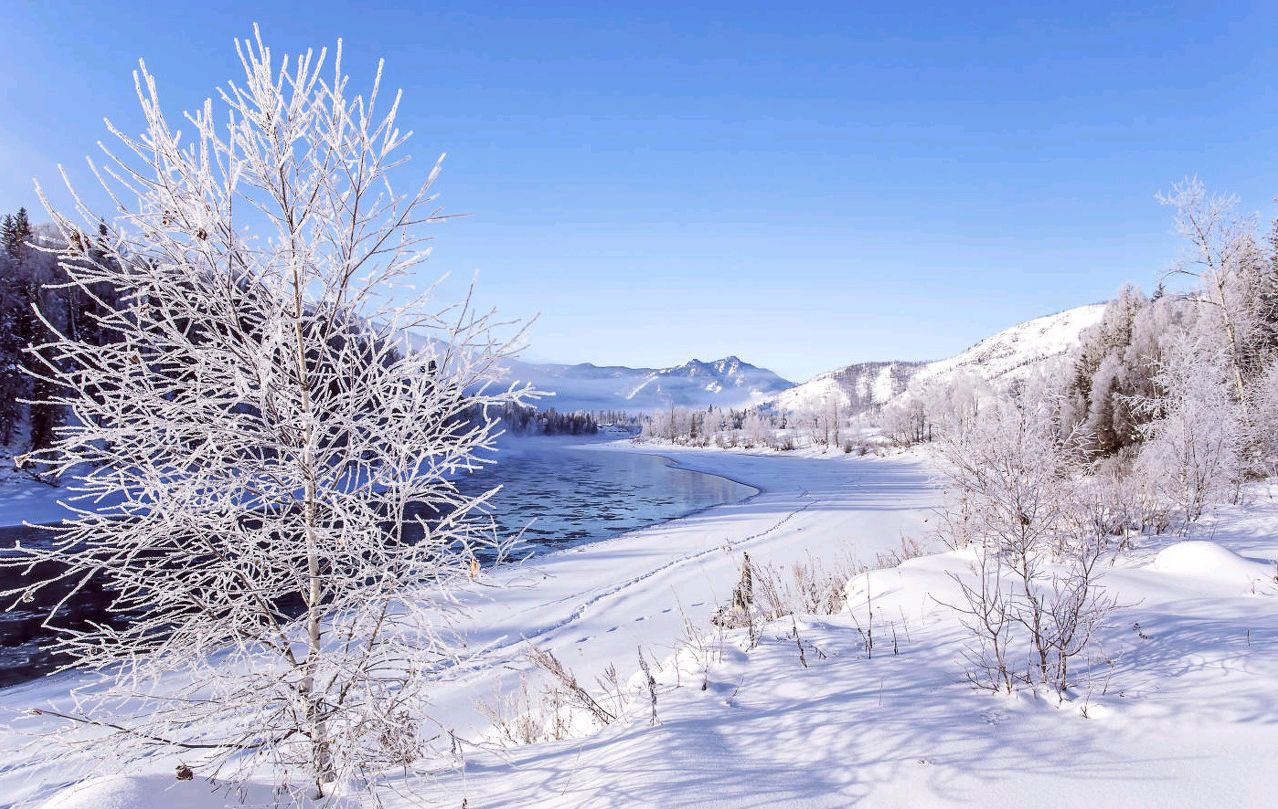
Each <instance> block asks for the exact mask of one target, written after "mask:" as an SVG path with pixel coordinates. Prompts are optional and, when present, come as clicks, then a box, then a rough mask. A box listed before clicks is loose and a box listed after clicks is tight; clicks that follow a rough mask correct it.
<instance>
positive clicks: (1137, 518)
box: [883, 181, 1278, 530]
mask: <svg viewBox="0 0 1278 809" xmlns="http://www.w3.org/2000/svg"><path fill="white" fill-rule="evenodd" d="M1164 201H1165V202H1166V203H1167V204H1169V205H1171V206H1172V207H1173V208H1174V209H1175V221H1176V226H1177V230H1178V231H1179V232H1180V233H1181V234H1182V235H1183V236H1184V237H1185V239H1186V241H1187V243H1188V249H1187V251H1186V254H1185V258H1184V259H1183V261H1182V262H1181V263H1179V264H1178V265H1177V266H1176V268H1175V270H1174V273H1173V274H1174V275H1175V276H1177V277H1181V278H1187V279H1189V280H1190V285H1189V288H1188V289H1186V290H1183V291H1180V292H1176V293H1170V292H1168V291H1167V290H1166V289H1165V288H1164V287H1163V285H1161V284H1160V285H1159V286H1158V288H1157V289H1155V291H1154V292H1153V293H1152V294H1150V295H1146V294H1144V293H1142V292H1141V291H1140V290H1139V289H1137V288H1136V287H1134V286H1126V287H1124V288H1123V289H1122V290H1121V291H1120V292H1119V294H1118V296H1117V297H1115V298H1114V299H1113V300H1112V301H1110V302H1109V303H1108V304H1107V305H1106V307H1105V310H1104V312H1103V314H1102V316H1101V318H1100V320H1099V322H1097V323H1096V324H1095V325H1094V326H1092V327H1091V328H1089V329H1088V330H1087V331H1085V332H1084V333H1083V335H1082V341H1081V344H1080V346H1079V347H1078V349H1077V350H1076V351H1075V353H1074V355H1073V356H1072V359H1071V364H1070V366H1069V367H1068V372H1067V373H1063V374H1062V373H1049V374H1044V375H1043V376H1042V377H1041V378H1034V379H1030V380H1025V381H1022V382H1021V383H1019V384H1017V385H1015V386H1013V387H1011V388H1008V389H1002V390H992V389H991V388H990V387H989V386H988V385H987V384H985V383H983V382H981V381H979V380H974V379H959V380H954V381H953V382H952V383H951V384H949V385H946V386H939V387H938V388H937V389H936V390H931V391H927V390H921V391H912V392H911V394H910V395H909V396H906V397H903V398H902V399H901V400H900V401H899V402H897V403H894V405H893V406H892V407H891V408H889V412H886V413H885V414H884V419H883V423H884V429H885V431H886V432H888V433H889V434H890V435H892V436H893V437H894V438H895V439H896V440H897V441H899V442H901V443H918V442H920V441H927V440H929V439H932V438H938V439H944V440H945V441H946V442H948V443H949V444H951V445H952V444H953V443H954V441H955V440H958V439H956V437H959V438H961V437H962V436H964V435H966V434H968V433H970V432H971V431H972V430H973V429H974V428H975V427H976V426H978V425H981V424H982V423H983V422H985V421H986V420H988V419H994V418H1003V419H1004V420H1005V421H1007V423H1009V424H1012V423H1014V424H1017V425H1019V426H1018V429H1020V430H1030V431H1037V432H1038V433H1042V435H1039V436H1037V437H1036V438H1035V441H1038V442H1039V443H1050V444H1051V445H1053V446H1054V447H1056V448H1057V449H1056V450H1055V452H1056V455H1055V456H1054V457H1057V458H1058V459H1059V462H1060V464H1062V465H1064V466H1066V467H1068V468H1069V470H1070V474H1072V475H1075V476H1079V475H1081V476H1083V477H1090V478H1093V479H1095V480H1103V481H1108V483H1107V485H1108V486H1109V487H1110V488H1111V489H1112V491H1111V500H1112V502H1111V507H1112V509H1113V510H1114V511H1115V512H1121V513H1124V514H1126V515H1128V516H1127V517H1125V518H1123V519H1122V520H1120V522H1124V523H1126V524H1127V525H1128V527H1130V528H1134V529H1137V530H1143V529H1145V528H1149V527H1154V528H1155V529H1158V530H1161V529H1163V528H1166V527H1168V526H1170V525H1173V524H1177V523H1179V524H1182V525H1184V524H1188V523H1191V522H1193V521H1194V520H1196V519H1197V518H1198V517H1199V516H1200V515H1201V514H1202V513H1203V511H1204V509H1205V508H1206V507H1207V506H1208V505H1210V504H1211V503H1213V502H1219V501H1221V500H1233V499H1235V498H1236V497H1237V496H1238V494H1239V492H1240V487H1241V485H1242V484H1243V483H1244V482H1246V481H1247V480H1250V479H1259V478H1263V477H1268V476H1272V475H1275V474H1278V221H1276V222H1274V223H1273V224H1272V225H1271V226H1270V228H1269V229H1268V232H1267V233H1265V234H1264V235H1263V236H1262V235H1261V234H1260V233H1259V228H1258V227H1257V225H1256V223H1255V222H1254V221H1253V220H1251V219H1250V218H1247V217H1241V216H1239V215H1237V214H1236V212H1235V211H1236V200H1234V199H1233V198H1232V197H1218V196H1211V195H1209V194H1208V193H1207V192H1206V190H1205V189H1204V188H1203V187H1202V185H1201V184H1200V183H1198V182H1197V181H1192V182H1187V183H1184V184H1182V185H1180V186H1177V187H1176V189H1175V190H1174V191H1173V193H1171V194H1169V195H1167V196H1166V197H1164ZM1008 408H1012V409H1013V410H1016V411H1020V412H1023V413H1024V414H1025V415H1024V416H1023V417H1019V418H1017V419H1010V418H1008V417H1007V414H1006V413H1005V412H1003V413H1002V415H1001V416H1000V415H999V413H998V412H991V411H1006V410H1007V409H1008ZM1023 438H1024V436H1021V437H1020V438H1019V439H1018V440H1023Z"/></svg>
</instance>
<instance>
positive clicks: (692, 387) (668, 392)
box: [509, 357, 794, 412]
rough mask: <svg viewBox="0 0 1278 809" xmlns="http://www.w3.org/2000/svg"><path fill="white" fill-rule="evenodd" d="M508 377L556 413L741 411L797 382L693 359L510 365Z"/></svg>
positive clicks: (728, 361) (734, 363)
mask: <svg viewBox="0 0 1278 809" xmlns="http://www.w3.org/2000/svg"><path fill="white" fill-rule="evenodd" d="M510 366H511V368H510V374H509V378H510V379H511V380H513V381H517V382H531V383H532V384H533V386H534V387H536V388H537V389H538V390H543V391H547V392H550V393H553V394H554V395H553V396H548V397H546V398H545V399H542V400H541V401H539V402H538V406H539V407H542V408H550V407H553V408H555V409H556V410H561V411H566V410H626V411H631V412H641V411H650V410H658V409H661V408H664V407H669V406H670V405H671V404H672V403H673V404H675V405H681V406H686V407H706V406H708V405H716V406H719V407H740V406H742V405H747V404H753V403H755V402H758V401H761V400H762V399H765V398H767V397H768V396H771V395H775V394H776V393H778V392H780V391H783V390H786V389H787V388H790V387H792V386H793V384H794V383H792V382H789V381H787V380H785V379H782V378H781V377H779V376H777V375H776V374H774V373H773V372H772V371H769V370H768V369H766V368H759V367H756V366H754V365H751V364H750V363H748V362H744V361H742V360H741V359H739V358H737V357H724V358H723V359H720V360H715V361H714V362H702V361H701V360H697V359H694V360H690V361H688V362H685V363H684V364H683V365H676V366H674V367H673V368H629V367H626V366H621V365H603V366H601V365H593V364H591V363H588V362H587V363H581V364H579V365H563V364H559V363H530V362H513V363H510Z"/></svg>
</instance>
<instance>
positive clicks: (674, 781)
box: [0, 444, 1278, 809]
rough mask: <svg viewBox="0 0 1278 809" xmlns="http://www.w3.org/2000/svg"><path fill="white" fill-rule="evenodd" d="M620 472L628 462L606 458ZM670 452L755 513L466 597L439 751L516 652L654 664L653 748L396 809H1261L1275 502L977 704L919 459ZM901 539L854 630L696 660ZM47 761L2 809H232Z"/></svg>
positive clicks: (1168, 563)
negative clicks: (1073, 659)
mask: <svg viewBox="0 0 1278 809" xmlns="http://www.w3.org/2000/svg"><path fill="white" fill-rule="evenodd" d="M618 450H622V451H635V450H634V449H633V448H632V447H630V446H629V445H622V444H614V445H602V446H596V447H595V450H594V451H600V452H607V451H618ZM661 453H662V454H664V455H668V456H670V457H672V458H674V459H675V460H676V461H677V462H678V463H679V464H680V465H681V466H683V467H686V468H689V469H696V470H700V471H704V472H707V473H713V474H720V475H724V476H727V477H731V478H732V479H734V480H737V481H740V482H742V483H745V484H748V485H751V486H754V487H755V488H757V489H759V490H760V493H759V494H757V495H756V496H754V497H753V498H751V499H749V500H747V501H744V502H741V503H735V504H729V505H723V506H718V507H715V508H713V509H710V510H708V511H705V512H702V513H700V514H696V515H692V516H689V517H686V518H683V519H680V520H675V521H673V522H670V523H666V524H663V525H659V526H654V527H651V528H648V529H644V530H642V531H636V532H633V533H630V534H626V535H624V536H621V537H619V538H617V539H614V540H609V541H607V542H602V543H597V544H594V545H589V546H585V547H581V548H576V549H572V550H568V551H565V552H561V553H556V554H550V555H547V556H544V557H540V558H538V559H536V560H534V561H533V562H532V563H530V564H528V565H525V566H523V567H520V568H508V569H506V570H503V571H499V572H498V573H496V574H493V575H491V576H489V577H488V578H487V579H486V580H485V581H484V584H485V585H502V586H501V587H496V586H485V587H483V588H481V590H480V591H479V593H477V594H472V595H471V596H469V599H468V603H467V606H468V607H469V618H468V619H467V620H468V624H469V626H470V628H471V631H472V640H473V642H474V643H482V644H487V645H490V646H491V647H492V655H491V662H492V663H493V665H494V667H495V668H489V669H467V670H461V671H457V672H455V673H454V675H453V676H452V677H451V679H449V680H447V681H445V682H443V683H441V684H440V686H439V687H438V689H437V690H436V692H435V700H434V701H435V705H436V716H435V718H436V719H437V720H439V722H440V724H441V726H442V727H444V728H448V729H452V730H454V731H455V732H456V733H457V734H458V736H459V737H461V738H462V739H464V740H468V742H476V741H478V740H480V739H491V738H492V733H491V730H490V728H489V727H488V725H487V720H485V719H484V717H483V715H482V713H481V712H480V711H479V710H478V708H477V703H479V702H483V701H485V700H489V699H491V695H492V694H494V693H495V691H496V689H497V688H498V687H499V685H500V686H502V687H505V688H510V687H511V686H512V685H514V684H515V683H516V682H517V681H518V678H519V677H520V675H521V674H526V673H528V664H527V663H526V662H525V661H524V659H523V650H524V649H525V648H526V642H527V641H534V642H536V643H537V644H538V645H539V646H541V647H543V648H546V649H549V650H551V651H553V652H554V653H555V654H556V655H557V656H558V657H559V658H560V659H561V660H563V661H564V662H565V663H566V664H567V665H569V666H570V667H571V668H572V669H573V671H574V673H575V674H576V675H577V677H578V678H579V680H581V681H582V682H587V683H593V682H594V678H595V676H596V675H597V674H599V673H600V672H602V671H603V670H604V669H605V668H606V667H607V666H608V665H609V664H615V665H616V667H617V669H618V670H619V671H620V672H622V675H623V676H622V679H623V681H624V680H625V678H626V676H628V675H629V674H630V673H631V672H634V671H635V670H636V667H637V656H636V653H637V650H638V649H642V650H643V651H644V654H645V657H646V659H648V660H649V661H653V671H654V677H655V678H656V680H657V683H658V706H657V713H658V716H659V720H660V723H659V724H657V725H655V726H653V725H651V724H650V723H649V720H648V716H649V714H648V707H647V705H646V703H645V702H644V701H642V700H641V701H638V702H637V703H636V704H635V705H633V706H632V707H631V709H630V710H629V712H628V713H627V714H626V716H625V717H624V718H623V720H621V721H619V722H617V723H614V724H612V725H609V726H608V727H606V728H603V729H601V730H595V731H584V732H582V733H580V734H578V735H576V736H575V737H573V738H569V739H565V740H562V741H558V742H548V743H542V744H535V745H527V746H516V747H510V748H506V749H493V748H492V747H491V746H483V747H476V746H475V745H473V744H469V743H468V744H465V745H464V749H465V761H466V766H465V769H464V771H456V770H452V769H449V768H447V767H441V768H439V769H437V770H436V771H435V772H434V773H433V774H432V775H431V776H429V777H426V776H419V777H412V778H408V779H405V778H404V777H403V776H392V777H391V778H392V781H391V783H390V787H391V791H390V792H388V793H387V795H386V796H385V801H386V805H387V806H388V807H391V809H408V807H452V808H453V809H455V807H457V806H460V805H462V801H463V800H465V801H466V802H467V805H468V806H470V807H473V808H474V809H479V807H498V806H538V807H580V806H592V807H593V806H607V807H647V806H663V807H699V808H703V809H710V808H712V807H742V806H755V807H767V806H777V807H782V806H785V807H790V806H795V807H845V806H849V805H857V806H867V807H913V806H928V807H951V806H952V807H959V806H971V805H981V806H986V807H1008V808H1009V809H1010V808H1011V807H1024V806H1035V807H1046V808H1048V809H1050V808H1051V807H1094V806H1110V805H1115V804H1116V803H1122V804H1123V805H1132V806H1160V807H1171V808H1172V809H1176V808H1177V807H1200V806H1212V805H1228V806H1239V807H1252V806H1255V807H1260V806H1268V805H1270V803H1271V801H1270V799H1269V798H1270V796H1272V795H1273V794H1274V792H1275V790H1278V770H1276V769H1275V768H1273V767H1272V766H1271V764H1270V761H1269V759H1270V758H1271V753H1270V751H1272V750H1273V749H1274V748H1275V746H1276V745H1278V723H1274V722H1273V721H1272V719H1271V718H1272V716H1273V715H1274V712H1275V710H1276V709H1278V697H1275V696H1274V695H1275V693H1278V689H1276V688H1275V684H1278V610H1275V609H1274V601H1273V599H1274V598H1275V597H1278V584H1276V583H1275V582H1274V578H1273V572H1274V561H1273V560H1276V559H1278V500H1275V499H1274V494H1276V493H1278V487H1272V488H1271V487H1267V486H1259V485H1258V486H1252V487H1250V488H1248V489H1246V490H1245V491H1244V501H1243V503H1242V504H1240V505H1237V506H1227V507H1222V508H1220V509H1218V510H1217V511H1216V512H1215V513H1214V514H1213V515H1210V516H1208V517H1206V518H1204V519H1203V520H1202V521H1201V522H1200V523H1199V524H1198V525H1197V526H1196V527H1195V528H1194V530H1193V532H1192V533H1191V535H1190V536H1188V537H1184V538H1181V537H1148V538H1142V539H1140V540H1139V541H1138V542H1137V544H1136V547H1135V548H1134V549H1133V550H1132V551H1130V552H1128V553H1125V554H1124V555H1121V556H1119V557H1118V558H1117V561H1116V562H1115V563H1114V565H1113V566H1112V567H1111V568H1109V569H1108V570H1107V571H1106V573H1105V576H1104V579H1103V585H1104V586H1105V587H1106V588H1107V589H1108V590H1109V591H1110V592H1112V593H1113V594H1114V595H1115V596H1116V598H1117V600H1118V603H1119V604H1120V605H1121V607H1120V609H1119V610H1118V612H1117V613H1116V614H1115V615H1114V616H1113V619H1112V621H1110V623H1109V625H1108V627H1107V628H1106V629H1105V630H1104V631H1103V632H1102V633H1101V635H1100V637H1099V639H1098V644H1099V645H1098V647H1097V654H1096V655H1095V658H1094V660H1093V663H1092V667H1091V673H1092V676H1091V677H1090V678H1085V679H1084V680H1083V681H1082V685H1081V686H1080V687H1079V688H1077V689H1075V691H1073V692H1071V693H1069V694H1068V695H1067V696H1066V698H1065V699H1064V700H1058V699H1057V698H1056V697H1055V696H1054V695H1049V694H1048V693H1046V692H1040V693H1038V694H1035V693H1033V692H1031V691H1029V690H1022V691H1019V692H1017V693H1016V694H1014V695H1012V696H1006V695H994V694H990V693H988V692H983V691H978V690H976V689H974V688H972V687H971V686H970V685H969V684H968V683H966V682H965V680H964V677H963V664H962V658H961V653H962V649H963V647H964V644H965V641H966V634H965V632H964V630H963V629H962V627H961V626H960V624H959V622H958V619H957V616H956V613H955V612H954V611H953V610H951V609H949V608H948V607H946V606H945V604H952V603H955V602H956V601H957V600H958V598H959V594H958V591H957V585H956V584H955V583H954V581H953V579H952V578H951V577H952V576H960V577H962V576H966V575H970V572H969V565H970V563H971V560H972V554H971V553H970V551H965V550H964V551H949V550H945V549H944V548H943V547H940V546H938V544H937V543H936V542H935V541H931V542H928V540H929V538H930V531H929V529H930V524H931V523H930V521H931V520H932V517H933V509H934V507H935V506H936V505H938V503H939V502H940V497H941V494H940V492H939V491H938V489H937V488H936V486H935V485H934V484H933V482H932V480H931V477H930V474H929V469H930V467H929V463H928V461H927V459H926V457H923V456H920V455H918V454H917V453H915V454H907V455H902V456H895V457H892V458H873V457H867V458H858V457H853V456H844V455H838V456H833V457H825V458H819V457H797V456H792V455H787V454H769V455H753V454H747V453H742V452H722V451H713V450H683V449H673V448H663V449H662V450H661ZM902 534H904V535H906V536H910V537H913V538H915V539H918V540H920V541H924V542H928V550H929V555H926V556H922V557H919V558H915V559H911V560H909V561H906V562H904V563H903V564H901V565H900V566H898V567H890V568H885V569H878V570H872V571H870V572H867V573H864V574H861V575H858V576H855V577H854V578H852V579H851V580H850V581H849V582H848V585H847V593H848V596H849V605H848V609H847V610H845V611H844V612H843V613H841V614H839V615H835V616H811V615H808V616H798V617H797V618H796V619H794V621H793V623H792V622H791V619H789V618H786V619H782V620H779V621H776V622H773V623H771V624H768V625H766V626H764V627H763V628H762V630H761V631H760V634H759V642H758V644H757V645H755V646H753V647H751V646H750V644H749V643H748V641H747V639H746V637H745V631H744V630H732V631H729V632H727V633H726V634H725V635H724V636H723V638H722V639H721V640H716V641H714V643H712V644H711V646H712V647H715V648H717V650H718V651H717V652H716V655H717V657H716V659H715V660H713V661H712V662H710V664H709V665H708V667H707V666H704V665H702V664H701V663H700V662H698V660H699V659H698V658H697V656H696V654H694V650H693V649H692V648H691V647H688V646H686V645H684V644H683V643H682V642H681V641H680V637H681V635H683V634H684V616H683V615H682V614H681V612H682V613H685V614H686V615H687V618H688V619H689V620H691V621H692V622H693V623H694V624H695V625H696V626H698V627H700V628H702V629H703V630H704V632H705V634H707V635H709V634H710V632H711V628H710V625H709V623H708V618H709V616H710V613H711V612H712V610H713V609H714V607H715V605H717V604H722V603H725V602H726V601H727V600H728V598H729V595H730V591H731V588H732V585H733V583H734V582H735V580H736V577H737V574H738V571H739V565H740V560H741V553H742V552H745V551H748V552H749V553H750V555H751V558H752V559H754V560H755V562H756V563H759V564H764V565H767V564H775V565H788V564H789V563H790V562H793V561H798V560H805V559H809V558H817V559H825V560H837V559H839V558H847V557H852V558H857V559H860V560H862V561H864V562H872V561H873V558H874V555H875V554H876V553H879V552H883V551H887V550H889V549H891V548H894V547H896V546H897V545H898V543H899V540H900V537H901V535H902ZM871 610H872V611H873V615H871ZM867 628H872V630H873V637H874V647H873V649H872V654H867V650H866V643H865V635H864V634H863V631H864V630H865V629H867ZM796 630H797V634H798V638H797V639H796V637H795V634H794V633H795V631H796ZM525 639H526V640H525ZM800 643H801V644H802V646H803V648H804V650H805V658H806V666H805V665H804V664H803V663H802V662H801V661H800V659H799V651H798V650H799V644H800ZM716 644H717V646H716ZM702 678H704V680H705V688H704V689H702V688H701V687H700V684H701V681H702ZM76 681H77V680H76V678H74V677H71V676H67V675H63V676H60V677H57V678H51V679H48V680H46V681H43V682H40V683H34V684H29V685H25V686H19V687H16V688H10V689H6V690H4V691H2V692H0V705H3V706H4V707H5V708H8V709H16V708H21V707H27V706H29V705H31V704H38V703H39V702H40V701H43V700H53V701H54V702H57V700H58V699H61V698H62V697H59V694H63V693H65V691H66V690H67V688H68V687H69V686H70V685H71V684H73V683H74V682H76ZM30 721H32V720H25V719H24V720H22V722H20V723H18V724H20V725H21V724H23V723H26V722H30ZM32 756H33V753H31V752H30V751H28V750H26V749H23V744H22V738H21V737H20V736H18V735H16V733H15V732H14V731H7V732H0V761H5V762H7V763H6V765H5V767H4V768H3V769H0V796H3V797H0V806H4V805H5V802H6V801H16V800H20V799H23V798H35V799H36V800H37V804H36V805H39V803H38V801H46V803H45V804H44V807H45V809H73V808H74V809H80V807H89V806H92V809H114V807H115V806H139V807H146V806H148V805H157V806H158V805H165V806H172V805H181V806H192V807H198V809H205V807H206V806H207V807H212V806H221V805H222V804H221V803H218V802H217V800H218V799H217V798H214V799H212V801H213V802H212V803H208V802H204V803H202V802H201V801H205V800H206V799H205V798H204V797H203V795H204V793H203V792H194V795H197V796H199V798H198V799H196V798H194V797H189V796H186V795H184V796H183V798H182V799H181V801H180V802H178V801H177V800H176V799H175V800H174V801H173V802H168V803H166V802H165V801H166V800H167V799H168V798H167V796H169V795H177V794H178V793H177V792H176V791H172V790H182V789H191V790H196V789H200V788H205V787H203V785H202V784H200V783H199V782H198V781H197V782H194V783H191V782H183V783H178V784H176V786H173V785H174V784H175V782H174V781H173V780H172V772H173V767H174V766H175V764H176V763H177V761H178V759H177V758H176V757H173V756H167V755H160V756H156V757H155V758H154V760H153V761H151V762H148V763H147V764H145V765H144V766H143V770H144V771H142V772H138V773H131V774H130V778H129V779H120V778H117V779H115V780H112V781H108V782H100V783H102V784H105V785H111V788H110V789H107V788H105V786H103V787H100V788H99V789H98V790H97V791H95V792H93V795H94V796H95V797H89V793H88V792H84V791H83V790H82V791H81V793H79V794H80V795H82V796H83V797H77V793H74V792H72V791H69V790H62V791H61V792H59V789H60V787H59V785H60V784H63V783H65V782H66V781H67V780H68V778H67V775H66V773H65V772H61V773H59V772H52V771H49V770H48V769H47V768H46V765H44V764H43V763H42V762H41V761H40V760H39V759H33V757H32ZM63 766H65V763H64V765H63ZM164 788H169V789H170V790H171V791H170V792H163V793H162V792H160V790H161V789H164ZM205 789H206V788H205ZM130 790H131V791H130ZM401 793H403V794H401ZM55 794H56V797H54V796H55ZM121 795H124V796H138V797H137V799H136V801H135V802H134V803H128V802H127V800H125V798H120V797H119V796H121ZM129 799H130V800H132V798H129ZM122 800H124V801H125V802H124V803H121V802H120V801H122ZM146 800H150V801H152V804H147V803H146V802H145V801H146ZM77 801H78V802H77ZM111 801H115V803H112V802H111ZM227 805H236V804H235V802H234V801H233V800H232V801H229V802H228V804H227Z"/></svg>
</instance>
